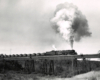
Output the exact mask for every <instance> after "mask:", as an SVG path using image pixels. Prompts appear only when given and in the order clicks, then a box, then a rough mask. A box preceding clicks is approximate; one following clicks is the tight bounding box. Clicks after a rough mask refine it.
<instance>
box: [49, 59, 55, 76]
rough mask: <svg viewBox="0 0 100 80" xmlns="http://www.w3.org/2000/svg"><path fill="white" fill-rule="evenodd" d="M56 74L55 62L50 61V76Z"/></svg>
mask: <svg viewBox="0 0 100 80" xmlns="http://www.w3.org/2000/svg"><path fill="white" fill-rule="evenodd" d="M53 73H54V61H53V60H50V67H49V75H52V74H53Z"/></svg>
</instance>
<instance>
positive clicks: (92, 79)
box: [0, 71, 100, 80]
mask: <svg viewBox="0 0 100 80" xmlns="http://www.w3.org/2000/svg"><path fill="white" fill-rule="evenodd" d="M0 80H100V71H91V72H88V73H84V74H79V75H76V76H73V77H71V78H61V77H59V76H49V75H46V76H45V75H42V74H34V73H31V74H21V73H16V72H14V71H10V72H7V73H5V74H0Z"/></svg>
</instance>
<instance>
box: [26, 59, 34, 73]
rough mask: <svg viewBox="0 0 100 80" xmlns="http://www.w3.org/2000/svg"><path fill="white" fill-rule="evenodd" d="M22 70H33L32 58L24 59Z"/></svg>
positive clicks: (29, 71)
mask: <svg viewBox="0 0 100 80" xmlns="http://www.w3.org/2000/svg"><path fill="white" fill-rule="evenodd" d="M24 71H25V72H26V73H31V72H34V71H35V65H34V60H26V61H25V68H24Z"/></svg>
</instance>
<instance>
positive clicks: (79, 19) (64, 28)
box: [51, 3, 91, 49]
mask: <svg viewBox="0 0 100 80" xmlns="http://www.w3.org/2000/svg"><path fill="white" fill-rule="evenodd" d="M51 22H52V24H53V28H54V29H55V30H56V32H58V33H60V34H61V36H62V37H63V38H64V39H65V40H66V41H68V42H69V43H70V45H71V48H72V49H73V43H74V41H80V39H81V37H84V36H91V32H89V28H88V24H87V20H86V18H85V16H84V15H83V14H82V13H81V12H80V11H79V10H78V9H77V7H76V6H75V5H73V4H71V3H70V4H69V3H64V4H59V5H58V6H57V9H56V11H55V16H54V17H53V18H52V19H51Z"/></svg>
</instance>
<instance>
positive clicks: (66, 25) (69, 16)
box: [51, 8, 75, 48]
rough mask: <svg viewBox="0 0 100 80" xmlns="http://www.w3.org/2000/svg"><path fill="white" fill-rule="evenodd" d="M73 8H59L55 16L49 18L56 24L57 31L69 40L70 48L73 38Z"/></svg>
mask: <svg viewBox="0 0 100 80" xmlns="http://www.w3.org/2000/svg"><path fill="white" fill-rule="evenodd" d="M74 13H75V10H74V9H73V8H70V9H68V10H67V9H65V8H64V9H61V10H59V11H58V12H57V13H56V15H55V17H54V18H53V19H52V20H51V21H52V22H54V23H56V25H57V26H58V31H59V32H60V34H61V35H62V37H63V38H64V39H65V40H67V41H69V42H70V44H71V48H73V39H74V34H73V32H74V30H73V28H72V22H73V18H74V17H75V15H74Z"/></svg>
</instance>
